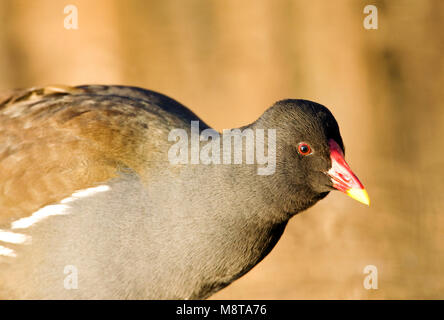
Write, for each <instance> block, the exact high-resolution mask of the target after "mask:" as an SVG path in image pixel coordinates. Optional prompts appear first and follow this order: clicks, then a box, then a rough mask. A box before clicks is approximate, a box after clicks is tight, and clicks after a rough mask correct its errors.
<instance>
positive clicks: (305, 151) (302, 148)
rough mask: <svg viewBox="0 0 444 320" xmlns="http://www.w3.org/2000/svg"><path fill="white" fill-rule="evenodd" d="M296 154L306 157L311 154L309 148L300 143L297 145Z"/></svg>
mask: <svg viewBox="0 0 444 320" xmlns="http://www.w3.org/2000/svg"><path fill="white" fill-rule="evenodd" d="M298 152H299V154H301V155H303V156H306V155H309V154H310V153H311V148H310V146H309V145H308V144H307V143H305V142H301V143H299V145H298Z"/></svg>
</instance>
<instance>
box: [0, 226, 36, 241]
mask: <svg viewBox="0 0 444 320" xmlns="http://www.w3.org/2000/svg"><path fill="white" fill-rule="evenodd" d="M0 241H2V242H9V243H15V244H20V243H24V244H26V243H29V242H30V241H31V237H30V236H27V235H26V234H21V233H15V232H10V231H4V230H1V229H0Z"/></svg>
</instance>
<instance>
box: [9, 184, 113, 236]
mask: <svg viewBox="0 0 444 320" xmlns="http://www.w3.org/2000/svg"><path fill="white" fill-rule="evenodd" d="M110 189H111V188H110V187H109V186H106V185H102V186H98V187H94V188H88V189H85V190H80V191H77V192H75V193H73V194H72V195H71V197H68V198H65V199H63V200H62V201H60V203H61V204H53V205H49V206H46V207H43V208H41V209H39V210H37V211H36V212H34V213H33V214H32V215H31V216H30V217H26V218H21V219H19V220H17V221H14V222H13V223H11V229H25V228H28V227H30V226H32V225H33V224H35V223H37V222H39V221H41V220H43V219H45V218H47V217H50V216H56V215H65V214H68V213H69V212H68V211H67V209H69V208H70V206H68V205H66V203H69V202H72V201H74V200H78V199H80V198H86V197H89V196H92V195H94V194H96V193H99V192H104V191H108V190H110Z"/></svg>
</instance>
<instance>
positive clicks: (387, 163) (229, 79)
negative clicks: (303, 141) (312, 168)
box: [0, 0, 444, 299]
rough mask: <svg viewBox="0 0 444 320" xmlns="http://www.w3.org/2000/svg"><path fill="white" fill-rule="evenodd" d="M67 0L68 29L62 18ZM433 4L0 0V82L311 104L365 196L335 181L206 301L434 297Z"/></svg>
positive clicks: (217, 101)
mask: <svg viewBox="0 0 444 320" xmlns="http://www.w3.org/2000/svg"><path fill="white" fill-rule="evenodd" d="M68 4H73V5H76V6H77V8H78V14H79V16H78V17H79V29H78V30H66V29H65V28H64V24H63V22H64V19H65V17H66V15H65V14H64V13H63V9H64V7H65V6H66V5H68ZM367 4H373V5H376V7H377V8H378V14H379V21H378V22H379V29H377V30H366V29H365V28H364V27H363V20H364V18H365V16H366V14H364V13H363V9H364V7H365V6H366V5H367ZM443 15H444V2H443V1H440V0H436V1H419V0H417V1H413V0H410V1H409V0H390V1H377V0H373V1H359V0H336V1H320V0H311V1H308V0H307V1H303V0H301V1H296V0H275V1H273V0H266V1H265V0H263V1H262V0H248V1H245V0H243V1H236V0H217V1H211V0H182V1H180V0H175V1H174V0H168V1H142V0H131V1H123V0H120V1H118V0H93V1H91V0H89V1H87V0H76V1H75V0H66V1H60V0H39V1H30V0H0V75H1V76H0V89H1V90H3V89H11V88H16V87H28V86H39V85H46V84H70V85H78V84H92V83H102V84H126V85H136V86H141V87H145V88H149V89H152V90H156V91H160V92H162V93H165V94H167V95H169V96H171V97H173V98H175V99H177V100H179V101H180V102H182V103H184V104H185V105H186V106H188V107H190V108H191V109H192V110H193V111H195V112H196V113H197V114H198V115H199V116H201V117H202V118H203V119H204V120H205V121H206V122H207V123H209V124H210V125H213V126H214V127H215V128H216V129H219V130H221V129H223V128H232V127H238V126H241V125H245V124H247V123H250V122H252V121H254V120H255V119H256V118H257V117H258V116H259V115H260V114H261V113H262V112H263V111H264V110H265V109H266V108H267V107H269V106H270V105H271V104H272V103H273V102H274V101H276V100H278V99H282V98H305V99H310V100H314V101H317V102H320V103H322V104H324V105H326V106H328V107H329V108H330V109H331V110H332V112H333V114H334V115H335V117H336V119H337V120H338V122H339V124H340V126H341V130H342V136H343V138H344V141H345V144H346V146H347V159H348V161H349V163H350V165H351V167H352V168H353V169H354V171H355V172H356V173H357V174H358V176H359V177H360V178H361V180H362V181H363V183H364V184H365V186H366V188H367V190H368V191H369V194H370V198H371V200H372V205H371V207H370V208H368V207H365V206H363V205H361V204H359V203H358V202H356V201H353V200H351V199H350V198H348V197H346V196H344V195H342V194H339V192H335V193H332V194H331V195H330V196H328V197H327V199H325V200H323V201H321V202H320V203H319V204H317V205H316V206H315V207H314V208H312V209H310V210H308V211H307V212H304V213H302V214H300V215H298V216H296V217H294V218H293V219H292V220H291V221H290V223H289V226H288V228H287V230H286V232H285V233H284V236H283V237H282V239H281V240H280V242H279V243H278V245H277V246H276V248H275V249H274V250H273V251H272V252H271V254H270V255H269V256H267V257H266V258H265V260H264V261H262V262H261V263H260V264H259V265H258V266H257V267H255V268H254V269H253V270H252V271H251V272H249V273H248V274H247V275H246V276H244V277H243V278H241V279H240V280H238V281H236V282H235V283H234V284H232V285H231V286H229V287H227V288H226V289H224V290H222V291H221V292H219V293H218V294H216V295H215V296H214V297H213V298H219V299H231V298H236V299H301V298H302V299H307V298H308V299H311V298H320V299H326V298H327V299H330V298H338V299H367V298H370V299H372V298H384V299H397V298H440V299H443V298H444V237H443V235H444V214H443V209H444V197H443V195H442V192H443V190H444V188H443V186H444V174H443V173H444V159H443V155H444V149H443V145H444V143H443V137H444V135H443V133H444V126H443V124H444V104H443V102H442V101H443V99H444V96H443V92H444V90H443V80H444V79H443V75H444V55H443V50H444V38H443V33H444V32H443V30H444V19H443ZM366 265H375V266H376V267H377V268H378V272H379V273H378V275H379V283H378V285H379V289H377V290H366V289H364V287H363V280H364V277H365V275H364V274H363V269H364V267H365V266H366Z"/></svg>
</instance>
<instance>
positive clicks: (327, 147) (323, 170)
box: [257, 100, 370, 205]
mask: <svg viewBox="0 0 444 320" xmlns="http://www.w3.org/2000/svg"><path fill="white" fill-rule="evenodd" d="M265 124H266V127H268V128H276V129H277V141H276V155H277V162H276V174H277V175H278V176H279V178H278V180H279V182H280V183H281V184H284V185H285V186H286V187H287V188H288V189H287V190H286V191H287V192H285V193H286V194H287V195H288V194H292V193H293V194H294V193H299V194H301V193H302V194H304V193H305V196H307V197H310V195H315V197H316V198H317V199H319V198H322V197H324V196H325V195H326V194H328V192H329V191H332V190H339V191H341V192H343V193H345V194H347V195H348V196H350V197H351V198H353V199H355V200H357V201H359V202H361V203H364V204H366V205H369V204H370V199H369V197H368V194H367V192H366V190H365V188H364V186H363V185H362V183H361V182H360V181H359V179H358V178H357V176H356V175H355V174H354V173H353V171H352V170H351V168H350V166H349V165H348V164H347V162H346V161H345V148H344V144H343V141H342V138H341V135H340V132H339V127H338V124H337V122H336V120H335V118H334V116H333V115H332V113H331V112H330V111H329V110H328V109H327V108H326V107H324V106H322V105H320V104H318V103H315V102H311V101H307V100H282V101H278V102H277V103H275V104H274V105H273V106H272V107H271V108H270V109H268V110H267V111H266V112H265V113H264V114H263V116H262V117H261V118H259V120H258V121H257V125H259V126H262V125H264V126H265ZM307 190H310V192H307Z"/></svg>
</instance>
